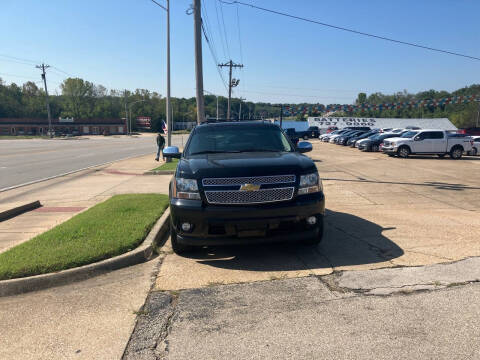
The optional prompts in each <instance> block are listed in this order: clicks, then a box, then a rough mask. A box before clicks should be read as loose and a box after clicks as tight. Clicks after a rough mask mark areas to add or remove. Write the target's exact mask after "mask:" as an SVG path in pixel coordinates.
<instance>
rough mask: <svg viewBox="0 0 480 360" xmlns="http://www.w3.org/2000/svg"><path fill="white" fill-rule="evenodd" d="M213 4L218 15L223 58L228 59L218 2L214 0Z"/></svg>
mask: <svg viewBox="0 0 480 360" xmlns="http://www.w3.org/2000/svg"><path fill="white" fill-rule="evenodd" d="M213 2H214V4H215V13H216V14H217V24H218V33H219V34H220V42H221V43H222V50H223V57H224V58H226V57H227V52H226V51H225V39H224V37H223V33H222V26H221V25H220V17H219V15H218V6H217V0H214V1H213Z"/></svg>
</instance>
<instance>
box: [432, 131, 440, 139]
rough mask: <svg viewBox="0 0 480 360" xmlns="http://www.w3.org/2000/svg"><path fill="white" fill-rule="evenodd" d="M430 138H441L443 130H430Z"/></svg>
mask: <svg viewBox="0 0 480 360" xmlns="http://www.w3.org/2000/svg"><path fill="white" fill-rule="evenodd" d="M430 139H443V132H441V131H432V132H431V133H430Z"/></svg>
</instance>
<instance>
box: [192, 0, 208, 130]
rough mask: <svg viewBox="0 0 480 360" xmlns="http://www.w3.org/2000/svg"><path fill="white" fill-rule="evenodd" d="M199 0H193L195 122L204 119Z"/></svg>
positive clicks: (200, 121)
mask: <svg viewBox="0 0 480 360" xmlns="http://www.w3.org/2000/svg"><path fill="white" fill-rule="evenodd" d="M201 11H202V9H201V0H193V26H194V36H195V76H196V82H197V123H198V124H200V123H202V122H204V121H205V104H204V102H203V66H202V13H201Z"/></svg>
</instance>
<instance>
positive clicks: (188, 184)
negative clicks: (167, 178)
mask: <svg viewBox="0 0 480 360" xmlns="http://www.w3.org/2000/svg"><path fill="white" fill-rule="evenodd" d="M173 197H174V198H178V199H191V200H200V193H199V192H198V184H197V180H195V179H184V178H175V179H174V181H173Z"/></svg>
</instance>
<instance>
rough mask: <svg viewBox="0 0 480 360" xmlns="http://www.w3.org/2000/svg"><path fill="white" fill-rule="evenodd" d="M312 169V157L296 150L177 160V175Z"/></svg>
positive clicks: (280, 172)
mask: <svg viewBox="0 0 480 360" xmlns="http://www.w3.org/2000/svg"><path fill="white" fill-rule="evenodd" d="M314 171H316V167H315V164H314V163H313V161H312V159H310V158H309V157H307V156H305V155H302V154H300V153H297V152H271V153H270V152H269V153H266V152H249V153H224V154H205V155H195V156H191V157H189V158H188V159H186V158H182V159H180V161H179V162H178V166H177V173H176V174H177V176H180V177H190V178H196V179H201V178H202V179H203V178H210V177H212V178H216V177H240V176H265V175H289V174H295V175H300V174H306V173H309V172H314Z"/></svg>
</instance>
